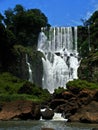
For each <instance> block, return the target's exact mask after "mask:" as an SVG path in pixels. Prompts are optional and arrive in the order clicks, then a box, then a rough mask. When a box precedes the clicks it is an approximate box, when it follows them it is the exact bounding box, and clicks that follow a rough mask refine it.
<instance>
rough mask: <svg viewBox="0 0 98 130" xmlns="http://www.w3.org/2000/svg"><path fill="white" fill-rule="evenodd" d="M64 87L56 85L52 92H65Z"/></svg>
mask: <svg viewBox="0 0 98 130" xmlns="http://www.w3.org/2000/svg"><path fill="white" fill-rule="evenodd" d="M65 91H66V89H65V88H64V87H58V88H57V89H55V90H54V94H56V95H57V94H61V93H63V92H65Z"/></svg>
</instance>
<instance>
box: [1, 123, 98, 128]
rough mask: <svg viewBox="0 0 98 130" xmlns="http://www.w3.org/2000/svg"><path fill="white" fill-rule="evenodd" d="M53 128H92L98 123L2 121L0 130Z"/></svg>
mask: <svg viewBox="0 0 98 130" xmlns="http://www.w3.org/2000/svg"><path fill="white" fill-rule="evenodd" d="M42 128H53V129H54V130H92V129H93V128H98V124H97V125H96V124H82V123H81V124H80V123H67V122H65V121H1V122H0V130H41V129H42Z"/></svg>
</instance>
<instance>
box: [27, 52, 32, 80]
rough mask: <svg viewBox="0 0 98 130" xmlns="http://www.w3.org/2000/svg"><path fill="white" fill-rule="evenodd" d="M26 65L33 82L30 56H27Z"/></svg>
mask: <svg viewBox="0 0 98 130" xmlns="http://www.w3.org/2000/svg"><path fill="white" fill-rule="evenodd" d="M26 63H27V65H28V70H29V81H30V82H33V77H32V69H31V65H30V63H29V61H28V55H27V54H26Z"/></svg>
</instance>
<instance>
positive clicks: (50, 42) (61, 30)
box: [38, 27, 79, 93]
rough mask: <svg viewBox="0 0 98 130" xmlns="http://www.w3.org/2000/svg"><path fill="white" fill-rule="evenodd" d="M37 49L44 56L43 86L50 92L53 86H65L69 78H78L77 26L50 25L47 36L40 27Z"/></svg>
mask: <svg viewBox="0 0 98 130" xmlns="http://www.w3.org/2000/svg"><path fill="white" fill-rule="evenodd" d="M38 50H39V51H41V52H43V54H44V56H45V59H44V58H42V61H43V79H42V80H43V81H42V82H43V85H42V86H43V88H47V89H48V90H49V91H50V92H51V93H52V92H53V91H54V89H55V88H58V87H66V83H67V82H68V81H69V80H73V79H77V78H78V77H77V68H78V66H79V62H78V52H77V27H73V28H72V27H51V28H50V30H49V32H48V36H46V34H45V28H42V31H41V33H40V35H39V39H38Z"/></svg>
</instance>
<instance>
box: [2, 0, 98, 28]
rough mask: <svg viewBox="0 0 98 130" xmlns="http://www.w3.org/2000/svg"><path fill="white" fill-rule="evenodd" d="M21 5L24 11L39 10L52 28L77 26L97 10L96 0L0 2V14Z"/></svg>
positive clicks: (18, 0) (5, 0)
mask: <svg viewBox="0 0 98 130" xmlns="http://www.w3.org/2000/svg"><path fill="white" fill-rule="evenodd" d="M16 4H21V5H22V6H23V7H24V8H25V9H34V8H37V9H40V10H41V11H42V12H43V13H44V14H45V15H46V16H47V18H48V21H49V24H51V25H52V26H78V25H82V21H81V19H88V18H89V17H90V16H91V15H92V14H93V13H94V12H95V11H96V10H98V0H0V13H2V14H3V13H4V11H5V10H7V9H8V8H12V9H13V8H14V7H15V5H16Z"/></svg>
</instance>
